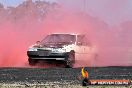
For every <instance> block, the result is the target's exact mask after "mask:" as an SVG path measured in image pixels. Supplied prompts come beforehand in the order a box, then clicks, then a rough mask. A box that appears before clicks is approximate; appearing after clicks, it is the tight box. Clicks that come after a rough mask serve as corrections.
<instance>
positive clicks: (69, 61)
mask: <svg viewBox="0 0 132 88" xmlns="http://www.w3.org/2000/svg"><path fill="white" fill-rule="evenodd" d="M74 63H75V52H74V51H71V52H70V53H69V55H68V59H67V60H66V62H65V64H66V65H65V66H66V68H72V67H73V64H74Z"/></svg>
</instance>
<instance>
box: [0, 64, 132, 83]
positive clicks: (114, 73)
mask: <svg viewBox="0 0 132 88" xmlns="http://www.w3.org/2000/svg"><path fill="white" fill-rule="evenodd" d="M86 69H87V70H88V71H89V76H90V79H132V67H98V68H88V67H87V68H86ZM80 71H81V68H0V83H15V82H23V83H24V82H28V83H46V82H55V81H56V82H72V83H73V84H78V83H80V80H78V78H77V77H78V75H80Z"/></svg>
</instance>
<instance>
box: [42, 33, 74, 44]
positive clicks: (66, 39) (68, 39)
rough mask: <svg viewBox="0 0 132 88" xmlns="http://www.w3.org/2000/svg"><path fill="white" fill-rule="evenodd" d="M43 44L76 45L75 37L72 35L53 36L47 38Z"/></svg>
mask: <svg viewBox="0 0 132 88" xmlns="http://www.w3.org/2000/svg"><path fill="white" fill-rule="evenodd" d="M41 43H42V44H73V43H75V35H70V34H51V35H48V36H46V37H45V38H44V39H43V40H42V41H41Z"/></svg>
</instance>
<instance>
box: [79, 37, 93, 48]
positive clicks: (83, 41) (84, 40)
mask: <svg viewBox="0 0 132 88" xmlns="http://www.w3.org/2000/svg"><path fill="white" fill-rule="evenodd" d="M77 45H78V46H89V45H91V44H90V42H89V40H88V39H87V38H86V36H85V35H78V36H77Z"/></svg>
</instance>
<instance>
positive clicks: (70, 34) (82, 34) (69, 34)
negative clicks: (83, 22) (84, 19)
mask: <svg viewBox="0 0 132 88" xmlns="http://www.w3.org/2000/svg"><path fill="white" fill-rule="evenodd" d="M51 34H64V35H65V34H69V35H84V34H77V33H51ZM51 34H50V35H51Z"/></svg>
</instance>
